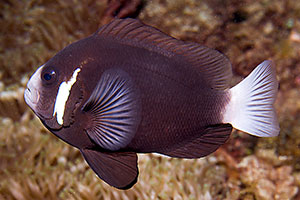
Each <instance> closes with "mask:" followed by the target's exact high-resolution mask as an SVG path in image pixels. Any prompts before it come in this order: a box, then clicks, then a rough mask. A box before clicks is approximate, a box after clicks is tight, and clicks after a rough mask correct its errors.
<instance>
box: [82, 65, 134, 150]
mask: <svg viewBox="0 0 300 200" xmlns="http://www.w3.org/2000/svg"><path fill="white" fill-rule="evenodd" d="M83 111H85V112H87V113H89V114H91V116H92V117H91V119H92V121H93V122H92V123H91V124H90V126H89V127H88V128H87V129H86V131H87V133H88V134H89V136H90V137H91V138H92V140H93V141H94V142H96V143H97V144H98V145H100V146H101V147H102V148H104V149H108V150H118V149H120V148H122V147H125V146H126V145H127V144H128V143H129V142H130V141H131V139H132V138H133V137H134V135H135V132H136V130H137V126H138V124H139V102H138V96H137V92H136V90H135V89H134V87H133V83H132V81H131V79H130V77H129V75H128V74H126V73H125V72H123V71H121V70H108V71H106V72H104V73H103V75H102V77H101V79H100V81H99V82H98V84H97V86H96V88H95V89H94V91H93V93H92V94H91V96H90V98H89V100H88V101H87V102H86V104H85V105H84V107H83Z"/></svg>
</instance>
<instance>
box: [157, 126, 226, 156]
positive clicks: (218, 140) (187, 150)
mask: <svg viewBox="0 0 300 200" xmlns="http://www.w3.org/2000/svg"><path fill="white" fill-rule="evenodd" d="M231 131H232V126H231V125H230V124H219V125H214V126H210V127H208V128H206V130H205V131H204V133H202V134H201V135H200V136H199V137H198V138H195V139H193V140H191V141H188V142H186V143H183V144H182V145H181V146H180V147H179V148H176V149H175V150H172V151H164V152H159V153H161V154H164V155H167V156H171V157H175V158H200V157H204V156H207V155H209V154H211V153H213V152H214V151H216V150H217V149H218V148H219V147H220V146H221V145H222V144H224V143H225V142H226V141H227V140H228V139H229V136H230V134H231Z"/></svg>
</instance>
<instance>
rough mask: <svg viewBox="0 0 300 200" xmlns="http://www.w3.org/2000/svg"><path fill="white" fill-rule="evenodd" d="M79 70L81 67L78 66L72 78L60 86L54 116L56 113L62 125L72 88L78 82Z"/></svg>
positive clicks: (58, 121) (57, 119)
mask: <svg viewBox="0 0 300 200" xmlns="http://www.w3.org/2000/svg"><path fill="white" fill-rule="evenodd" d="M79 72H80V68H77V69H76V70H75V71H74V72H73V75H72V77H71V78H70V80H68V81H67V82H62V83H61V84H60V86H59V89H58V92H57V96H56V100H55V105H54V111H53V116H54V115H55V114H56V121H57V123H58V124H60V125H62V124H63V122H64V121H63V116H64V113H65V107H66V102H67V100H68V98H69V96H70V91H71V88H72V86H73V84H74V83H75V82H76V78H77V75H78V73H79Z"/></svg>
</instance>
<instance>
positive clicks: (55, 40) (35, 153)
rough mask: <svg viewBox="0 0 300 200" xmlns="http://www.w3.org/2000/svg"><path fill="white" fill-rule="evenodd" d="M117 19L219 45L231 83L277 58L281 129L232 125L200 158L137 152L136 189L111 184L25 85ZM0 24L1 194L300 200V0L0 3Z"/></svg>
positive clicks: (21, 198) (20, 197) (21, 197)
mask: <svg viewBox="0 0 300 200" xmlns="http://www.w3.org/2000/svg"><path fill="white" fill-rule="evenodd" d="M114 17H121V18H123V17H136V18H139V19H140V20H142V21H143V22H144V23H146V24H149V25H151V26H154V27H157V28H158V29H160V30H162V31H163V32H165V33H167V34H169V35H171V36H173V37H176V38H178V39H181V40H188V41H194V42H197V43H200V44H204V45H206V46H208V47H211V48H213V49H217V50H219V51H220V52H222V53H224V54H225V55H226V56H228V58H229V59H230V61H231V62H232V67H233V73H234V75H235V76H234V78H233V80H232V85H235V84H236V83H238V82H239V81H240V80H242V78H244V77H245V76H246V75H248V74H249V73H250V72H251V71H252V69H254V67H256V66H257V65H258V64H259V63H261V62H262V61H263V60H266V59H270V60H272V61H273V62H274V63H275V64H276V70H277V75H278V77H277V78H278V80H279V83H280V88H279V92H278V96H277V101H276V103H275V107H276V110H277V113H278V118H279V122H280V127H281V132H280V135H279V136H278V137H275V138H256V137H253V136H249V135H247V134H244V133H242V132H239V131H234V132H233V133H232V135H231V138H230V140H229V141H228V142H227V143H226V144H225V145H223V146H222V147H221V148H220V149H219V150H217V151H216V152H215V153H213V154H211V155H210V156H207V157H205V158H201V159H194V160H187V159H175V158H168V157H161V156H158V155H156V154H150V155H148V154H147V155H143V154H140V155H139V169H140V175H139V180H138V183H137V184H136V185H135V186H134V187H133V188H132V189H130V190H127V191H120V190H117V189H114V188H112V187H110V186H108V185H107V184H105V183H104V182H103V181H102V180H100V179H98V178H97V176H96V174H95V173H93V171H92V170H91V169H90V168H89V167H88V165H87V164H86V163H85V162H84V160H83V158H82V157H81V154H80V152H79V151H78V150H76V149H75V148H73V147H71V146H70V145H67V144H66V143H64V142H62V141H61V140H59V139H58V138H56V137H55V136H54V135H52V134H51V133H50V132H49V131H47V130H46V129H45V128H44V127H43V125H42V124H41V122H40V121H39V120H38V118H37V117H35V115H34V114H33V113H32V111H31V110H29V108H28V107H27V106H26V105H25V102H24V99H23V92H24V88H25V87H26V83H27V81H28V79H29V77H30V76H31V75H32V73H33V72H34V71H35V70H36V69H37V68H38V67H39V66H40V65H42V64H43V63H45V62H46V61H47V60H48V59H50V58H51V57H52V56H54V55H55V54H56V53H57V52H58V51H59V50H61V49H62V48H64V47H65V46H66V45H68V44H70V43H72V42H74V41H76V40H79V39H81V38H84V37H86V36H88V35H90V34H92V33H94V32H95V31H96V30H97V29H98V28H99V27H100V26H101V25H103V24H105V23H108V22H109V21H110V20H111V19H113V18H114ZM0 27H1V31H0V200H2V199H16V200H29V199H30V200H31V199H78V200H79V199H88V200H93V199H113V200H114V199H115V200H118V199H124V200H126V199H128V200H131V199H174V200H180V199H190V200H197V199H203V200H215V199H227V200H271V199H276V200H286V199H295V200H300V190H299V189H300V1H299V0H284V1H283V0H255V1H254V0H108V1H106V0H85V1H79V0H1V1H0Z"/></svg>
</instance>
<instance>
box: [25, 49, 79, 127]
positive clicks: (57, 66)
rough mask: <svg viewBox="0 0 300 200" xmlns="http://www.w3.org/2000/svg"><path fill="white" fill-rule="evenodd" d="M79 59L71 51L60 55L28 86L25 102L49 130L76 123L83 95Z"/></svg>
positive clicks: (35, 74) (39, 70)
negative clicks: (76, 115)
mask: <svg viewBox="0 0 300 200" xmlns="http://www.w3.org/2000/svg"><path fill="white" fill-rule="evenodd" d="M71 49H72V48H71ZM74 57H75V59H74ZM78 57H80V56H78V55H76V54H74V53H73V52H72V51H70V50H68V48H67V49H66V50H63V51H61V52H59V53H58V54H57V55H55V56H54V57H53V58H51V59H50V60H49V61H48V62H47V63H45V64H44V65H42V66H40V67H39V68H38V69H37V70H36V72H35V73H34V74H33V75H32V77H31V78H30V80H29V81H28V83H27V88H26V90H25V93H24V99H25V102H26V103H27V105H28V106H29V107H30V108H31V109H32V111H33V112H34V113H35V114H36V115H37V116H38V117H39V118H40V120H41V121H42V122H43V124H44V125H45V126H46V127H47V128H48V129H49V130H50V131H52V130H53V131H57V130H60V129H62V128H64V127H69V126H71V125H72V123H73V122H74V120H75V112H76V111H77V110H78V106H79V104H80V103H81V101H82V95H83V92H82V82H81V79H80V72H81V69H82V62H81V61H80V60H79V59H77V58H78Z"/></svg>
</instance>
